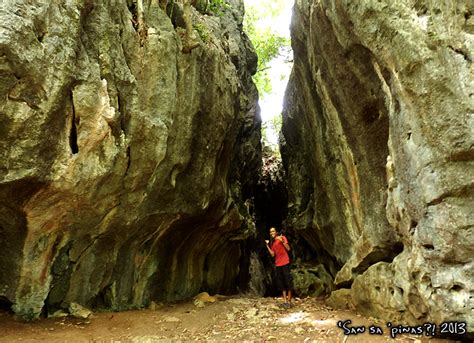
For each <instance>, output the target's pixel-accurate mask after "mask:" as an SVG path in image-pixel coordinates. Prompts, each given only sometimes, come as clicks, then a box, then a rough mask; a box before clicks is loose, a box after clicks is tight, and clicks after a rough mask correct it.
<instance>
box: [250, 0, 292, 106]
mask: <svg viewBox="0 0 474 343" xmlns="http://www.w3.org/2000/svg"><path fill="white" fill-rule="evenodd" d="M247 4H248V5H247ZM246 5H247V7H246V14H245V19H244V30H245V32H246V33H247V34H248V36H249V38H250V40H251V41H252V44H253V46H254V48H255V51H256V52H257V56H258V66H257V72H256V74H255V75H254V82H255V84H256V85H257V89H258V92H259V94H260V96H262V97H264V96H265V94H269V93H271V91H272V85H271V81H270V75H269V68H270V66H269V64H270V62H271V61H272V60H273V59H274V58H276V57H278V56H282V55H283V56H286V57H287V56H289V54H290V51H291V49H290V39H289V38H288V37H283V36H281V35H279V34H278V33H276V32H275V30H274V28H273V27H268V26H267V27H263V26H261V25H257V22H258V21H259V20H265V19H267V18H271V17H273V18H274V17H277V16H278V15H279V14H280V13H281V11H282V9H283V7H284V1H283V0H272V1H271V0H260V1H258V3H255V2H252V3H251V4H250V3H248V2H247V3H246Z"/></svg>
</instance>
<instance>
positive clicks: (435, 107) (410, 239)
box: [282, 0, 474, 331]
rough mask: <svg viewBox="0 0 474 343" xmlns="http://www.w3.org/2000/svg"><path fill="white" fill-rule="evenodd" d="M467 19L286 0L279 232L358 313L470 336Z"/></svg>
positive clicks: (436, 8)
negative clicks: (457, 325)
mask: <svg viewBox="0 0 474 343" xmlns="http://www.w3.org/2000/svg"><path fill="white" fill-rule="evenodd" d="M473 13H474V7H473V4H472V2H469V1H467V2H462V1H459V2H456V1H452V2H441V1H410V0H397V1H392V0H391V1H388V0H387V1H350V0H296V4H295V8H294V17H293V21H292V40H293V48H294V55H295V65H294V69H293V72H292V76H291V79H290V84H289V87H288V89H287V94H286V100H285V110H284V122H283V129H282V132H283V137H284V140H283V142H282V157H283V161H284V164H285V167H286V170H287V175H288V184H289V190H288V193H289V203H290V205H289V206H290V208H289V212H290V216H289V218H288V220H287V225H288V226H291V227H294V228H295V230H297V231H298V232H300V233H301V235H302V236H303V237H305V239H306V240H307V241H308V242H309V243H310V244H311V245H312V246H313V247H314V248H315V249H317V250H318V252H319V254H320V259H321V260H322V261H323V262H324V263H325V264H326V265H329V266H333V272H334V274H335V284H336V286H338V287H351V294H352V301H353V303H354V305H355V306H356V307H357V309H358V310H360V311H363V312H365V313H367V314H369V315H375V316H379V317H383V318H386V319H390V320H399V321H401V322H402V323H407V322H408V323H415V322H426V321H431V322H437V323H441V322H442V321H445V320H458V321H465V322H467V324H468V327H469V330H471V331H472V330H473V328H474V316H473V315H472V311H473V308H474V274H473V273H474V260H473V256H474V250H473V247H474V211H473V209H474V178H473V175H474V174H473V170H474V168H473V167H474V131H473V130H474V116H473V113H474V111H473V109H474V103H473V102H474V99H473V93H474V79H473V65H472V58H473V51H474V50H473V43H474V36H473V34H474V31H473V17H472V14H473ZM336 273H337V274H336Z"/></svg>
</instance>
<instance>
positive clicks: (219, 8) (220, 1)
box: [208, 0, 230, 16]
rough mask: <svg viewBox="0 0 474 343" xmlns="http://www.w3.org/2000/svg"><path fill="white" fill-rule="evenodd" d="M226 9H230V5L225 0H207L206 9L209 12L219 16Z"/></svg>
mask: <svg viewBox="0 0 474 343" xmlns="http://www.w3.org/2000/svg"><path fill="white" fill-rule="evenodd" d="M227 9H230V5H229V4H228V3H227V2H226V1H225V0H209V6H208V10H209V11H210V12H211V13H213V14H215V15H218V16H221V15H223V14H224V11H225V10H227Z"/></svg>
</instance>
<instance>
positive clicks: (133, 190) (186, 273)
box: [0, 0, 261, 318]
mask: <svg viewBox="0 0 474 343" xmlns="http://www.w3.org/2000/svg"><path fill="white" fill-rule="evenodd" d="M168 3H169V4H168V8H167V10H168V12H166V9H165V8H162V7H160V4H159V2H158V1H156V0H148V1H147V0H128V1H118V0H100V1H92V0H80V1H73V2H69V1H59V2H57V1H42V2H31V1H22V0H12V1H6V2H5V1H3V2H2V4H1V5H0V22H1V23H2V25H1V29H0V99H1V100H0V161H1V162H0V244H1V249H0V300H1V299H3V301H4V302H10V303H12V305H13V306H12V309H13V310H14V312H15V313H16V314H18V315H20V316H23V317H26V318H33V317H37V316H38V315H39V314H40V313H41V312H42V311H43V312H45V311H51V310H54V309H56V308H60V307H66V308H67V306H68V304H69V303H70V302H78V303H80V304H82V305H86V306H92V307H107V308H114V309H123V308H130V307H137V306H143V305H146V304H147V303H148V302H149V301H150V300H151V299H158V300H160V299H161V300H174V299H180V298H183V297H187V296H191V295H194V294H195V293H197V292H198V291H199V290H200V289H204V290H206V291H210V292H217V291H220V292H231V291H235V286H236V282H235V281H236V277H237V274H238V273H239V257H240V243H239V240H241V239H244V238H245V237H247V236H249V235H251V234H253V232H254V227H253V226H252V224H251V223H250V221H249V219H248V218H249V216H248V210H247V207H246V206H245V205H244V202H243V200H245V199H243V198H244V197H248V196H249V194H250V193H249V192H250V189H251V186H252V182H253V181H252V179H253V175H254V174H255V172H256V171H257V170H259V166H260V163H261V162H260V161H261V159H260V143H259V141H260V133H259V127H260V121H259V118H258V115H257V109H256V96H257V94H256V89H255V87H254V85H253V83H252V81H251V77H250V74H251V73H252V72H254V71H255V68H256V56H255V54H254V52H253V49H252V48H251V46H250V43H249V41H248V39H247V37H246V35H245V34H243V33H242V16H243V3H242V1H240V0H235V1H231V2H230V3H231V4H232V8H224V9H223V11H224V13H221V15H213V14H212V13H209V14H203V13H199V12H198V11H196V10H195V9H194V8H192V12H191V14H192V16H191V17H192V20H193V25H194V28H195V30H194V35H195V40H197V41H198V42H199V46H198V47H197V48H195V49H193V50H192V51H191V53H183V52H182V50H183V41H184V39H185V29H184V25H183V18H182V12H183V11H182V5H181V3H180V2H176V3H173V2H170V1H169V2H168ZM170 6H171V7H170ZM170 17H171V18H173V20H171V19H170Z"/></svg>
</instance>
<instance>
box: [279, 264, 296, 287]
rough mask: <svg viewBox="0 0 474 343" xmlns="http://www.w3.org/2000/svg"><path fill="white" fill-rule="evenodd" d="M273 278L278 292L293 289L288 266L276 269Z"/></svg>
mask: <svg viewBox="0 0 474 343" xmlns="http://www.w3.org/2000/svg"><path fill="white" fill-rule="evenodd" d="M275 277H276V285H277V287H278V290H280V291H285V290H290V289H293V278H292V277H291V272H290V265H289V264H286V265H284V266H281V267H276V270H275Z"/></svg>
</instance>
